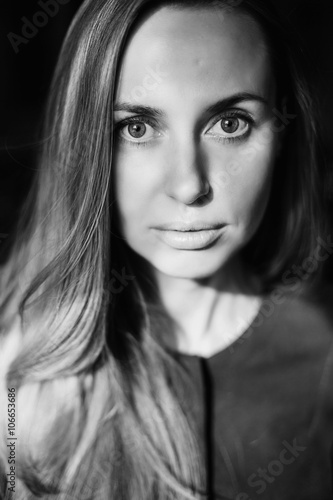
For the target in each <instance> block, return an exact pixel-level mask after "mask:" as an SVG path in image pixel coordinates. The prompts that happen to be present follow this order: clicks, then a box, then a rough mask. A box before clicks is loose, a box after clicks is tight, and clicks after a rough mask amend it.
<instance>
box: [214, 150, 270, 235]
mask: <svg viewBox="0 0 333 500" xmlns="http://www.w3.org/2000/svg"><path fill="white" fill-rule="evenodd" d="M274 164H275V148H274V147H265V148H261V150H260V149H259V148H258V147H257V148H253V149H251V148H250V147H248V148H247V149H246V150H244V151H243V152H242V153H241V154H239V155H238V156H237V159H236V160H235V159H234V160H233V161H231V162H230V163H229V167H230V168H229V171H228V172H227V174H228V177H227V178H226V179H228V180H229V184H228V186H226V189H225V190H224V196H225V197H226V198H227V199H228V206H229V210H230V217H231V218H232V220H233V222H234V223H235V224H236V226H237V227H238V228H239V230H242V231H243V232H246V233H247V237H251V236H252V235H253V233H254V232H255V231H256V229H257V228H258V226H259V224H260V222H261V220H262V218H263V215H264V212H265V209H266V206H267V203H268V199H269V195H270V190H271V184H272V173H273V168H274Z"/></svg>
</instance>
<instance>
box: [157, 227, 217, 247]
mask: <svg viewBox="0 0 333 500" xmlns="http://www.w3.org/2000/svg"><path fill="white" fill-rule="evenodd" d="M225 227H226V224H207V223H203V222H196V223H191V224H184V223H183V222H179V223H178V222H176V223H175V222H173V223H171V224H164V225H161V226H158V227H156V228H153V230H154V231H155V232H156V234H157V236H158V237H159V239H160V240H162V241H163V242H164V243H165V244H166V245H168V246H169V247H171V248H174V249H176V250H206V249H208V248H211V247H212V246H213V245H214V244H215V243H216V242H217V241H218V240H219V239H220V237H221V236H222V235H223V233H224V228H225Z"/></svg>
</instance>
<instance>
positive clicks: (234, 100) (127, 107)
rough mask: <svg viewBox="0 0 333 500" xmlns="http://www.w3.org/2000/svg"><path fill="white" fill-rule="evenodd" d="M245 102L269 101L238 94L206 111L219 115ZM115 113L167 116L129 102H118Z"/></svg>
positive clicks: (247, 93) (149, 107) (254, 96)
mask: <svg viewBox="0 0 333 500" xmlns="http://www.w3.org/2000/svg"><path fill="white" fill-rule="evenodd" d="M244 101H256V102H260V103H261V104H265V105H266V106H268V101H267V99H265V98H264V97H262V96H260V95H258V94H252V93H251V92H239V93H238V94H233V95H231V96H228V97H225V98H224V99H220V100H219V101H217V102H216V103H214V104H213V105H212V106H209V107H208V108H207V110H206V112H207V113H217V112H219V111H221V109H227V108H230V107H232V106H235V105H236V104H239V103H241V102H244ZM113 110H114V111H128V112H129V113H137V114H142V115H150V116H152V117H155V118H161V117H164V116H165V113H164V111H163V110H161V109H158V108H152V107H151V106H142V105H139V104H132V103H129V102H117V103H115V105H114V107H113Z"/></svg>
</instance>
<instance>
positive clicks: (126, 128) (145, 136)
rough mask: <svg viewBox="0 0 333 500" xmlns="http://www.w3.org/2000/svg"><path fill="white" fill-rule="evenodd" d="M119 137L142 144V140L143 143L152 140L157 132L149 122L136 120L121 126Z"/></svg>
mask: <svg viewBox="0 0 333 500" xmlns="http://www.w3.org/2000/svg"><path fill="white" fill-rule="evenodd" d="M118 135H119V136H120V138H122V139H125V140H127V141H129V142H140V139H142V140H143V141H147V140H150V139H152V138H153V137H154V136H155V135H156V131H155V130H154V128H153V127H152V126H151V125H149V124H148V123H147V122H144V121H140V120H136V121H127V122H125V123H123V124H122V125H121V126H119V127H118ZM157 135H158V134H157ZM143 141H141V142H143Z"/></svg>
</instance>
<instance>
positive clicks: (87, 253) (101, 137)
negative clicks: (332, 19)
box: [0, 0, 320, 500]
mask: <svg viewBox="0 0 333 500" xmlns="http://www.w3.org/2000/svg"><path fill="white" fill-rule="evenodd" d="M162 4H169V5H171V6H173V7H174V8H185V7H189V8H200V7H202V6H204V7H206V6H208V5H211V7H212V8H218V9H219V8H222V10H221V12H225V10H226V9H234V11H235V12H237V11H236V10H235V9H239V11H240V12H244V13H246V14H247V15H250V16H252V17H254V18H255V19H256V20H257V22H259V24H260V26H261V28H262V30H263V33H264V34H265V37H266V40H267V44H268V47H269V49H270V50H271V55H272V61H273V63H274V70H275V73H276V78H277V81H278V84H279V90H280V94H281V96H285V95H286V96H287V98H288V103H289V104H288V106H289V105H290V108H288V113H294V114H295V115H296V118H295V120H294V121H293V122H292V123H290V125H288V126H287V127H286V130H285V131H284V134H285V146H284V149H283V153H282V154H281V157H280V159H279V168H276V174H275V179H274V183H273V192H272V196H271V202H270V204H269V206H268V210H267V215H266V217H265V218H264V221H263V223H262V225H261V227H260V228H259V230H258V233H257V235H256V236H255V237H254V239H253V241H252V242H250V244H249V245H248V246H247V247H246V249H244V258H246V259H247V260H248V261H249V262H250V263H251V265H252V266H254V267H255V268H256V269H257V270H258V273H261V279H262V283H263V287H266V288H269V287H273V286H276V284H277V283H278V282H279V278H280V276H281V273H282V272H283V271H284V270H285V269H286V266H288V263H290V262H291V260H292V261H293V262H294V263H297V262H299V261H300V260H301V259H303V258H304V256H308V255H309V254H311V249H312V248H313V246H314V241H315V231H316V228H317V227H318V225H317V222H318V219H319V217H318V215H319V214H320V210H319V208H318V207H319V206H320V196H319V195H318V192H319V191H318V189H319V187H318V186H319V182H318V168H319V167H318V153H317V149H316V144H317V137H316V136H317V130H316V120H315V113H314V106H313V101H312V99H311V92H310V90H309V88H308V85H307V79H306V77H305V76H304V73H303V70H302V64H301V62H300V61H301V54H300V53H299V52H298V51H297V48H295V44H293V42H292V40H291V38H290V30H289V29H288V28H287V27H286V25H285V24H284V23H283V21H281V19H280V18H279V16H278V15H277V13H276V12H275V10H274V8H273V7H272V5H271V4H270V3H269V2H268V1H267V0H265V1H263V0H243V1H242V2H235V1H234V2H232V1H231V0H220V1H216V0H215V1H190V0H188V1H186V0H179V1H169V2H168V1H156V2H152V1H151V0H150V1H149V0H86V1H85V2H84V4H83V5H82V7H81V8H80V10H79V11H78V13H77V15H76V17H75V19H74V21H73V23H72V25H71V27H70V29H69V32H68V34H67V37H66V39H65V41H64V45H63V48H62V51H61V54H60V57H59V61H58V65H57V68H56V71H55V75H54V78H53V82H52V86H51V89H50V97H49V101H48V105H47V110H46V115H45V116H46V118H45V124H44V131H43V148H42V152H41V155H40V159H39V164H38V169H37V173H36V175H35V178H34V181H33V186H32V189H31V190H30V193H29V195H28V197H27V199H26V201H25V203H24V206H23V208H22V213H21V216H20V219H19V221H18V224H17V227H16V228H15V232H14V233H13V235H12V238H11V243H10V245H11V247H10V253H9V256H8V258H7V262H6V263H5V265H4V266H3V269H2V274H1V302H0V306H1V322H0V328H1V347H2V358H1V363H2V365H1V374H2V375H3V377H6V379H5V382H3V388H2V392H3V394H2V396H3V397H4V398H5V397H6V387H8V388H15V390H16V393H17V405H18V406H17V414H18V430H17V432H18V441H17V457H16V464H17V477H18V478H19V485H18V490H19V492H18V494H19V495H21V496H22V498H35V496H36V497H38V496H44V497H46V496H47V495H48V493H50V494H51V493H53V494H54V493H57V494H59V498H80V500H84V499H85V498H89V499H97V498H112V499H114V498H121V499H124V500H125V499H131V500H133V499H135V500H147V499H148V498H154V499H160V500H167V499H171V498H174V499H185V498H188V499H194V498H204V497H205V495H204V492H205V487H206V485H205V474H204V464H203V463H202V459H201V454H200V451H199V445H198V443H197V442H196V438H195V435H196V428H195V425H196V424H195V422H194V421H193V419H192V417H191V412H190V411H189V408H188V407H187V406H186V403H185V399H184V397H183V396H184V395H183V394H182V392H181V389H180V388H179V387H180V386H181V384H179V382H178V381H179V378H182V379H183V380H184V384H185V385H186V384H190V383H191V381H190V380H189V379H188V377H187V375H186V372H185V371H184V370H183V369H182V368H181V366H180V365H179V364H177V362H176V361H175V360H174V359H173V357H172V356H170V355H169V354H168V350H167V349H165V348H164V345H163V338H164V334H168V329H169V328H170V326H171V325H170V323H169V321H168V318H166V317H164V315H163V311H162V310H161V309H160V308H159V304H158V300H157V297H158V291H157V289H156V287H155V284H154V281H153V279H152V277H151V276H150V275H149V270H148V269H145V268H144V267H143V264H142V262H141V261H140V259H139V258H138V257H137V256H135V255H134V254H133V252H131V250H130V249H129V248H127V247H126V244H125V243H124V241H123V240H122V238H121V236H120V235H119V234H118V232H117V230H116V224H115V223H116V220H115V210H114V196H113V188H112V175H111V171H112V147H113V133H112V122H113V99H114V95H115V89H116V83H117V74H118V71H119V65H120V62H121V56H122V52H123V49H124V46H125V43H126V40H127V37H128V35H129V33H130V32H131V29H132V28H133V26H134V25H135V23H136V22H137V21H138V20H139V19H140V18H141V16H142V15H143V13H144V12H146V11H147V9H150V8H156V7H158V6H159V5H162ZM281 112H282V113H283V109H281ZM300 144H301V146H302V147H301V148H300ZM279 197H280V198H279ZM280 200H282V201H283V207H282V204H281V201H280ZM272 227H273V228H274V231H272ZM267 231H270V233H271V235H272V238H271V242H272V244H271V245H270V246H269V247H268V245H267V241H265V238H264V237H263V235H266V240H267ZM169 334H170V333H169ZM4 384H5V385H4ZM2 434H3V437H4V438H5V423H4V422H3V432H2ZM3 443H4V439H3ZM1 455H2V460H3V462H4V464H5V462H6V447H5V443H4V444H3V445H2V452H1ZM3 468H4V469H5V465H3ZM4 475H5V472H4ZM61 495H64V496H61ZM66 495H67V496H66ZM15 498H21V497H20V496H16V497H15Z"/></svg>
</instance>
